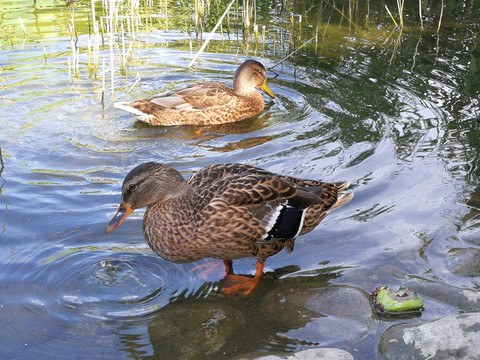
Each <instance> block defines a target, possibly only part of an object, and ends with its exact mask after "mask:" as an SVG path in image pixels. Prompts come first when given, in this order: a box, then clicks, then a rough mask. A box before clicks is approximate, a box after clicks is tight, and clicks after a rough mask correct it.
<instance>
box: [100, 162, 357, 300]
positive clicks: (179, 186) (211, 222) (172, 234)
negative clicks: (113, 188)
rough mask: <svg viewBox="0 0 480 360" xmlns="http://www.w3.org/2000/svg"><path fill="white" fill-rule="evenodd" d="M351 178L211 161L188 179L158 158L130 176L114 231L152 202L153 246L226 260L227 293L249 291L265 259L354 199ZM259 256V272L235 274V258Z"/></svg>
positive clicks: (184, 258)
mask: <svg viewBox="0 0 480 360" xmlns="http://www.w3.org/2000/svg"><path fill="white" fill-rule="evenodd" d="M348 185H349V184H348V183H346V182H339V183H326V182H321V181H315V180H304V179H298V178H294V177H289V176H284V175H277V174H274V173H271V172H268V171H265V170H262V169H260V168H257V167H254V166H250V165H242V164H217V165H210V166H207V167H205V168H203V169H201V170H200V171H198V172H197V173H196V174H194V175H193V176H191V177H190V178H189V179H188V180H186V181H185V179H184V178H183V176H182V175H181V174H180V173H179V172H178V171H177V170H175V169H173V168H171V167H169V166H166V165H163V164H160V163H156V162H148V163H144V164H141V165H138V166H137V167H135V168H134V169H133V170H132V171H130V173H129V174H128V175H127V176H126V177H125V180H124V181H123V185H122V200H121V204H120V206H119V208H118V211H117V213H116V214H115V216H114V217H113V218H112V220H111V221H110V223H109V224H108V226H107V228H106V232H107V233H110V232H111V231H113V230H114V229H116V228H117V227H118V226H119V225H120V224H121V223H122V222H123V221H124V220H125V219H126V218H127V216H128V215H129V214H130V213H131V212H132V211H133V210H135V209H137V208H141V207H144V206H147V210H146V211H145V215H144V218H143V233H144V236H145V239H146V241H147V243H148V245H149V246H150V247H151V248H152V250H153V251H154V252H155V253H157V254H158V255H159V256H161V257H162V258H164V259H167V260H169V261H173V262H176V263H183V262H193V261H197V260H200V259H203V258H216V259H221V260H223V262H224V264H225V268H226V272H227V274H226V277H225V281H224V284H223V288H222V292H223V293H226V294H234V295H248V294H249V293H250V292H251V291H252V290H253V289H254V288H255V286H256V285H257V283H258V281H259V280H260V278H261V276H262V273H263V267H264V263H265V260H266V259H267V258H268V257H269V256H271V255H274V254H276V253H278V252H279V251H281V250H282V249H283V248H285V249H287V251H289V252H291V251H292V250H293V246H294V243H295V239H296V238H297V237H298V236H299V235H302V234H305V233H308V232H309V231H311V230H313V229H314V228H315V227H316V226H317V225H318V224H319V223H320V221H322V220H323V218H324V217H325V216H326V215H327V214H328V213H329V212H331V211H333V210H335V209H338V208H339V207H340V206H343V205H345V204H346V203H348V202H349V201H350V200H351V199H352V197H353V193H342V191H343V190H344V189H346V188H347V187H348ZM244 257H254V258H256V259H257V263H256V274H255V277H253V278H252V277H247V276H239V275H233V274H230V273H231V270H232V259H239V258H244Z"/></svg>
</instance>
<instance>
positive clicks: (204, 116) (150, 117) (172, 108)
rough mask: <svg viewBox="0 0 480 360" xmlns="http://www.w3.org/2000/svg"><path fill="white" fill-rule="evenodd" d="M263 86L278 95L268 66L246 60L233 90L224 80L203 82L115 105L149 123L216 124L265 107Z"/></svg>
mask: <svg viewBox="0 0 480 360" xmlns="http://www.w3.org/2000/svg"><path fill="white" fill-rule="evenodd" d="M257 88H259V89H262V90H263V91H265V92H266V93H267V94H268V95H270V96H271V97H272V98H274V97H275V95H274V94H273V92H272V91H271V90H270V89H269V87H268V85H267V72H266V70H265V67H264V66H263V65H262V64H261V63H259V62H258V61H255V60H247V61H245V62H244V63H243V64H242V65H241V66H240V67H239V68H238V69H237V71H236V72H235V76H234V79H233V90H232V89H231V88H229V87H228V86H226V85H224V84H221V83H214V82H209V83H201V84H194V85H190V86H188V87H186V88H183V89H179V90H175V91H172V92H169V93H167V94H165V95H162V96H158V97H153V98H149V99H142V100H136V101H134V102H131V103H128V102H120V103H116V104H114V107H116V108H118V109H122V110H126V111H128V112H129V113H131V114H133V115H134V116H135V117H137V118H138V119H139V120H141V121H143V122H146V123H147V124H150V125H164V126H172V125H213V124H224V123H229V122H235V121H240V120H245V119H248V118H250V117H252V116H254V115H256V114H258V113H259V112H261V111H262V110H263V109H264V108H265V102H264V100H263V97H262V95H261V94H260V93H259V92H258V91H257Z"/></svg>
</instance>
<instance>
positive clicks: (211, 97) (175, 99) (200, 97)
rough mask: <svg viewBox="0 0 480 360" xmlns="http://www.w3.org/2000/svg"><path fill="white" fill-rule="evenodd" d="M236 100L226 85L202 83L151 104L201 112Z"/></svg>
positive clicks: (153, 100)
mask: <svg viewBox="0 0 480 360" xmlns="http://www.w3.org/2000/svg"><path fill="white" fill-rule="evenodd" d="M236 98H237V96H236V95H235V93H234V92H233V90H232V89H230V88H229V87H228V86H226V85H224V84H221V83H201V84H194V85H190V86H188V87H186V88H183V89H179V90H175V91H171V92H169V93H167V94H164V95H161V96H158V97H153V98H151V99H149V100H150V102H151V103H153V104H155V105H158V106H162V107H165V108H176V109H195V110H199V109H205V108H208V107H215V106H224V105H226V104H229V103H230V102H232V101H235V99H236Z"/></svg>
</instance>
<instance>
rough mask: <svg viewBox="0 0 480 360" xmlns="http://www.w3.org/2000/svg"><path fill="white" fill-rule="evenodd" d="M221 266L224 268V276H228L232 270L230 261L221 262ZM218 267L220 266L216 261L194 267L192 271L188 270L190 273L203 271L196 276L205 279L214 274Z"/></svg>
mask: <svg viewBox="0 0 480 360" xmlns="http://www.w3.org/2000/svg"><path fill="white" fill-rule="evenodd" d="M223 264H224V266H225V275H228V274H229V273H230V270H231V269H232V260H223ZM219 266H220V263H219V262H218V261H216V262H208V263H204V264H200V265H197V266H195V267H194V268H193V269H191V270H190V272H195V271H197V270H200V269H204V270H203V271H201V272H200V273H199V274H198V275H197V276H198V277H199V278H206V277H208V275H210V274H212V273H214V272H216V270H217V269H218V268H219Z"/></svg>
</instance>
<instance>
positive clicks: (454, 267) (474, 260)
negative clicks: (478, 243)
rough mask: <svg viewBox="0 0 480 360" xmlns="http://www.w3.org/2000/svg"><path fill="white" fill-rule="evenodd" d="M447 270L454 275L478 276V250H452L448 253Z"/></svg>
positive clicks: (479, 270) (479, 250) (479, 269)
mask: <svg viewBox="0 0 480 360" xmlns="http://www.w3.org/2000/svg"><path fill="white" fill-rule="evenodd" d="M446 263H447V268H448V269H449V270H450V271H451V272H452V273H454V274H456V275H461V276H480V249H477V248H472V247H470V248H454V249H451V250H449V251H448V254H447V259H446Z"/></svg>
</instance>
